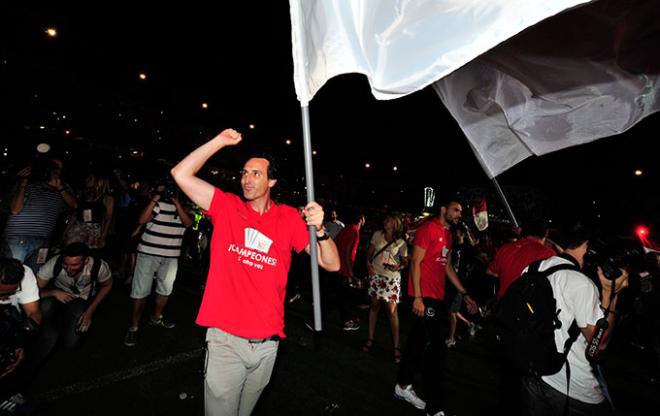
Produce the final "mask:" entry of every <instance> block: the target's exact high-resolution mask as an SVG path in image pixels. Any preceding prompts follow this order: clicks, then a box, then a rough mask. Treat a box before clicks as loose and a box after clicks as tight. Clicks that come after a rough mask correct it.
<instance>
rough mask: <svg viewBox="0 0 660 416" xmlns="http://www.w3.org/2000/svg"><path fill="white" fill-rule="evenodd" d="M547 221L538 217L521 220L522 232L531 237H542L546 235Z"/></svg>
mask: <svg viewBox="0 0 660 416" xmlns="http://www.w3.org/2000/svg"><path fill="white" fill-rule="evenodd" d="M546 224H547V223H546V222H544V221H543V220H541V219H540V218H531V219H528V220H523V221H522V234H523V235H524V236H525V237H527V236H532V237H538V238H543V237H545V235H546V232H547V230H548V227H547V225H546Z"/></svg>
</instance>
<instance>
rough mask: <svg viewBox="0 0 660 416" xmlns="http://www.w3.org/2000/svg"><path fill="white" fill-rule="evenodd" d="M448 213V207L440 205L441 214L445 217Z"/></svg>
mask: <svg viewBox="0 0 660 416" xmlns="http://www.w3.org/2000/svg"><path fill="white" fill-rule="evenodd" d="M446 213H447V207H440V216H441V217H444V216H445V214H446Z"/></svg>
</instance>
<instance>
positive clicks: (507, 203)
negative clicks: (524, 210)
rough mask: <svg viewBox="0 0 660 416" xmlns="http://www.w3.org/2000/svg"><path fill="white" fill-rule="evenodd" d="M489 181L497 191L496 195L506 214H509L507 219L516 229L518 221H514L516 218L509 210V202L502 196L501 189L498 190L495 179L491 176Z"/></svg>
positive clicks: (497, 183)
mask: <svg viewBox="0 0 660 416" xmlns="http://www.w3.org/2000/svg"><path fill="white" fill-rule="evenodd" d="M490 180H491V182H493V186H494V187H495V190H496V191H497V195H498V196H499V197H500V199H501V200H502V203H503V204H504V208H505V209H506V212H507V213H508V214H509V218H511V222H513V226H514V227H518V221H517V220H516V216H515V215H513V210H512V209H511V206H510V205H509V201H507V199H506V196H504V192H502V188H500V184H499V182H497V178H495V177H494V176H493V177H492V178H491V179H490Z"/></svg>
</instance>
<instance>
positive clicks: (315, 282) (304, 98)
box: [289, 0, 322, 350]
mask: <svg viewBox="0 0 660 416" xmlns="http://www.w3.org/2000/svg"><path fill="white" fill-rule="evenodd" d="M289 5H290V11H291V20H292V23H293V22H296V23H297V24H295V25H293V27H294V33H293V36H292V43H293V52H294V53H295V54H296V57H297V59H294V74H295V76H296V77H297V78H298V82H297V85H298V86H299V87H300V88H301V89H302V91H301V94H300V97H299V99H300V112H301V117H302V128H303V152H304V154H305V186H306V189H307V202H308V203H309V202H311V201H314V200H315V197H314V166H313V162H312V134H311V129H310V122H309V98H308V97H309V91H308V88H307V68H306V56H307V54H306V45H305V36H304V34H303V23H304V21H303V17H302V16H301V9H302V8H301V4H300V0H291V1H290V2H289ZM309 246H310V257H311V262H310V263H311V271H312V302H313V307H314V344H315V349H317V350H318V349H319V348H320V342H319V341H320V333H321V330H322V325H321V291H320V285H319V263H318V257H317V256H318V247H317V245H316V229H315V227H314V226H310V227H309Z"/></svg>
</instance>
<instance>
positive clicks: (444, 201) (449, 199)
mask: <svg viewBox="0 0 660 416" xmlns="http://www.w3.org/2000/svg"><path fill="white" fill-rule="evenodd" d="M451 204H458V205H461V206H462V205H463V203H462V202H461V201H460V199H459V198H458V197H457V196H455V195H443V196H437V197H436V198H435V205H433V208H431V209H430V212H431V213H432V214H434V215H439V214H440V210H441V208H442V207H445V208H449V207H450V206H451Z"/></svg>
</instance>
